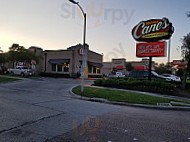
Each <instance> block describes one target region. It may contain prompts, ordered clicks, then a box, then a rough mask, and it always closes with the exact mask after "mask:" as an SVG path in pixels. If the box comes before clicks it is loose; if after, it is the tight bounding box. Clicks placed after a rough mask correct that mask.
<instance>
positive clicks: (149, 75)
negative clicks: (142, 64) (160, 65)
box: [148, 57, 152, 81]
mask: <svg viewBox="0 0 190 142" xmlns="http://www.w3.org/2000/svg"><path fill="white" fill-rule="evenodd" d="M151 71H152V57H149V69H148V80H149V81H151Z"/></svg>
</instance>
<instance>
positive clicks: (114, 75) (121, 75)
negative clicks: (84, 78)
mask: <svg viewBox="0 0 190 142" xmlns="http://www.w3.org/2000/svg"><path fill="white" fill-rule="evenodd" d="M108 77H125V75H123V74H122V72H114V73H111V74H109V75H108Z"/></svg>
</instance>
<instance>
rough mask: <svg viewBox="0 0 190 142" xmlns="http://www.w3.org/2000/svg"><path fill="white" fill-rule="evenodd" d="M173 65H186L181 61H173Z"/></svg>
mask: <svg viewBox="0 0 190 142" xmlns="http://www.w3.org/2000/svg"><path fill="white" fill-rule="evenodd" d="M172 64H173V65H187V62H186V61H182V60H173V63H172Z"/></svg>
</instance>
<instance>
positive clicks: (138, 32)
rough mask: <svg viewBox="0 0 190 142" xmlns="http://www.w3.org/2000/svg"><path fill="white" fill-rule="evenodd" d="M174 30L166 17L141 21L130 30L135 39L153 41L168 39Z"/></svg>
mask: <svg viewBox="0 0 190 142" xmlns="http://www.w3.org/2000/svg"><path fill="white" fill-rule="evenodd" d="M173 32H174V27H173V26H172V23H170V22H169V20H168V19H167V18H162V19H151V20H147V21H141V22H140V23H138V24H137V25H136V26H135V27H134V28H133V30H132V36H133V38H134V39H135V40H136V41H144V42H155V41H159V40H162V39H169V38H170V37H171V36H172V34H173Z"/></svg>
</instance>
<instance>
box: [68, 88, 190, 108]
mask: <svg viewBox="0 0 190 142" xmlns="http://www.w3.org/2000/svg"><path fill="white" fill-rule="evenodd" d="M72 91H73V93H75V94H78V95H80V96H84V97H89V98H104V99H107V100H109V101H117V102H127V103H135V104H147V105H157V103H170V101H175V102H184V101H178V100H175V99H169V98H162V97H155V96H149V95H144V94H139V93H133V92H126V91H116V90H110V89H100V88H92V87H85V88H84V94H82V93H81V91H80V86H78V87H75V88H73V90H72ZM185 103H190V102H185Z"/></svg>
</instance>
